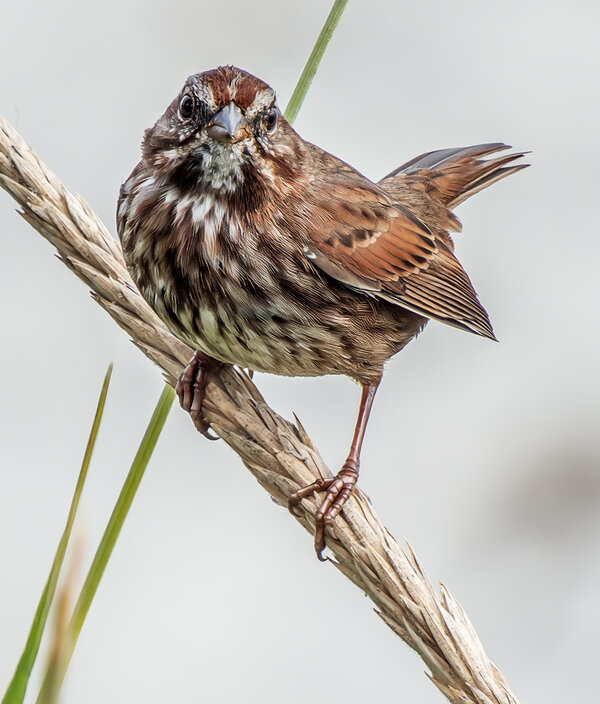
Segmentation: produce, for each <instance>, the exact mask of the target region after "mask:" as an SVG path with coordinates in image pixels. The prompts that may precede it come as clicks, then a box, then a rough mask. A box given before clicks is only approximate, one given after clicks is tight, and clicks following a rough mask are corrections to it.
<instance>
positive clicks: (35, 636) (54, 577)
mask: <svg viewBox="0 0 600 704" xmlns="http://www.w3.org/2000/svg"><path fill="white" fill-rule="evenodd" d="M112 370H113V365H112V364H111V365H109V367H108V370H107V372H106V375H105V376H104V382H103V384H102V390H101V391H100V397H99V399H98V405H97V407H96V413H95V415H94V420H93V422H92V428H91V430H90V435H89V438H88V441H87V445H86V448H85V454H84V456H83V460H82V462H81V469H80V470H79V476H78V477H77V484H76V486H75V491H74V492H73V498H72V500H71V506H70V508H69V515H68V516H67V522H66V524H65V528H64V530H63V534H62V536H61V538H60V541H59V543H58V548H57V549H56V554H55V555H54V560H53V562H52V567H51V568H50V574H49V575H48V579H47V580H46V584H45V586H44V589H43V591H42V596H41V597H40V601H39V603H38V607H37V609H36V612H35V616H34V617H33V623H32V624H31V629H30V630H29V635H28V636H27V642H26V643H25V647H24V648H23V654H22V655H21V659H20V660H19V663H18V665H17V667H16V669H15V674H14V675H13V678H12V680H11V682H10V684H9V686H8V689H7V690H6V694H5V695H4V697H3V698H2V704H21V702H22V701H23V699H24V698H25V691H26V689H27V683H28V682H29V677H30V675H31V670H32V668H33V665H34V663H35V659H36V657H37V654H38V651H39V649H40V643H41V640H42V634H43V632H44V628H45V626H46V622H47V620H48V611H49V610H50V605H51V604H52V600H53V598H54V594H55V592H56V584H57V582H58V575H59V572H60V569H61V567H62V564H63V561H64V558H65V552H66V550H67V543H68V542H69V537H70V536H71V530H72V528H73V522H74V521H75V514H76V513H77V507H78V506H79V499H80V498H81V492H82V491H83V485H84V483H85V478H86V477H87V472H88V468H89V466H90V460H91V459H92V452H93V450H94V445H95V444H96V438H97V437H98V429H99V428H100V421H101V420H102V414H103V413H104V405H105V403H106V395H107V393H108V386H109V384H110V377H111V375H112Z"/></svg>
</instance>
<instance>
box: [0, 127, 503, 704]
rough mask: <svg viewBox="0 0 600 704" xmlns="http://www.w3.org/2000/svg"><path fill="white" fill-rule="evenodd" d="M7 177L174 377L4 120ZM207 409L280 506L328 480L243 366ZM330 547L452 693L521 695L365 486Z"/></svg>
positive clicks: (103, 250)
mask: <svg viewBox="0 0 600 704" xmlns="http://www.w3.org/2000/svg"><path fill="white" fill-rule="evenodd" d="M0 183H1V185H2V186H3V188H4V189H5V190H6V191H8V192H9V193H10V194H11V195H12V196H13V198H14V199H15V200H16V201H17V203H18V204H19V206H20V208H21V214H22V216H23V217H24V218H25V220H27V222H28V223H30V225H31V226H32V227H33V228H34V229H36V230H37V231H38V232H39V233H40V234H41V235H43V236H44V237H45V238H46V239H47V240H49V241H50V242H51V243H52V245H53V246H54V247H56V249H57V250H58V254H59V256H60V258H61V259H62V261H63V262H64V263H65V264H66V265H67V266H68V267H69V269H71V270H72V271H73V272H74V273H75V274H76V275H77V276H78V277H79V278H80V279H82V280H83V281H84V282H85V284H86V285H87V286H89V287H90V288H91V289H92V296H93V297H94V299H95V300H96V301H97V302H98V303H99V304H100V305H101V306H102V307H103V308H104V309H105V310H106V311H107V312H108V313H109V315H111V316H112V318H113V319H114V320H115V321H116V322H117V323H118V324H119V325H120V326H121V327H122V328H123V329H124V330H125V331H126V332H127V333H128V334H129V335H130V336H131V338H132V340H133V342H134V343H135V344H136V345H137V346H138V347H139V348H140V349H141V350H142V352H144V354H145V355H146V356H147V357H149V358H150V359H151V360H152V361H153V362H155V363H156V364H157V365H158V366H159V367H160V368H161V369H162V370H163V373H164V375H165V378H166V379H167V382H168V383H169V384H171V385H174V384H175V381H176V379H177V378H178V376H179V374H180V373H181V371H182V369H183V368H184V367H185V365H186V364H187V362H188V360H189V359H190V357H191V356H192V352H193V350H191V349H190V348H189V347H187V346H186V345H185V344H183V343H182V342H180V341H179V340H177V339H176V338H174V337H173V336H172V335H171V333H170V332H169V331H168V330H167V328H166V327H165V326H164V325H163V323H162V322H161V321H160V320H159V319H158V318H157V316H156V315H155V314H154V312H153V311H152V310H151V309H150V308H149V307H148V305H147V304H146V303H145V301H144V300H143V299H142V297H141V296H140V294H139V293H138V292H137V290H136V288H135V286H134V285H133V283H132V281H131V278H130V277H129V274H128V273H127V269H126V268H125V264H124V261H123V256H122V254H121V249H120V247H119V245H118V243H117V242H116V241H115V240H114V239H113V238H112V237H111V236H110V234H109V233H108V231H107V230H106V228H105V227H104V225H103V224H102V223H101V222H100V220H99V219H98V217H97V216H96V215H95V214H94V212H93V211H92V210H91V208H90V207H89V205H87V203H86V202H85V201H84V200H83V199H82V198H81V197H80V196H76V195H73V194H71V193H69V192H68V191H67V190H66V189H65V188H64V186H63V185H62V184H61V183H60V181H59V180H58V179H57V178H56V176H55V175H54V174H53V173H52V172H51V171H49V170H48V168H47V167H45V166H44V164H42V162H41V161H40V160H39V159H38V158H37V156H36V155H35V154H34V152H33V151H32V150H31V149H30V148H29V147H28V146H27V145H26V144H25V142H24V141H23V140H22V138H21V137H20V136H19V135H18V133H17V132H16V131H15V130H14V129H13V128H12V127H11V126H10V125H9V124H8V123H7V122H6V121H5V120H4V119H3V118H2V117H1V116H0ZM205 412H206V417H207V420H208V421H209V422H210V424H211V426H212V428H213V429H214V431H215V432H216V433H218V434H219V435H220V436H221V437H222V438H223V439H224V440H225V442H227V444H228V445H230V446H231V447H232V448H233V450H234V451H235V452H236V453H237V454H238V455H239V456H240V458H241V460H242V461H243V463H244V464H245V465H246V467H247V468H248V469H249V470H250V471H251V472H252V474H253V475H254V476H255V477H256V479H257V480H258V482H259V483H260V484H261V486H263V487H264V488H265V489H266V490H267V491H268V492H269V494H270V495H271V496H272V498H273V499H274V500H275V501H276V502H277V503H278V504H280V505H281V506H287V501H288V497H289V495H290V494H291V493H292V492H293V491H296V490H297V489H299V488H300V487H302V486H306V485H307V484H310V483H312V482H314V481H315V480H316V479H318V478H319V477H326V476H331V475H330V473H329V471H328V470H327V468H326V466H325V464H324V463H323V460H322V459H321V457H320V456H319V453H318V452H317V450H316V449H315V447H314V446H313V445H312V443H311V441H310V439H309V438H308V436H307V435H306V433H305V431H304V429H303V428H302V426H301V424H300V423H299V422H296V424H292V423H289V422H287V421H285V420H284V419H283V418H281V417H280V416H278V415H277V414H276V413H275V412H274V411H272V410H271V409H270V408H269V407H268V405H267V404H266V403H265V401H264V399H263V398H262V396H261V395H260V393H259V391H258V390H257V389H256V387H255V386H254V384H253V383H252V381H251V380H250V378H249V377H248V375H247V374H246V373H244V372H243V371H241V370H238V369H235V368H231V367H225V368H222V369H221V370H219V372H218V373H217V374H213V375H211V376H210V380H209V383H208V388H207V396H206V402H205ZM200 442H204V439H203V438H200ZM315 509H316V505H315V499H314V498H313V497H310V498H305V499H303V500H302V502H301V503H300V504H299V506H298V507H297V509H296V512H297V513H296V519H297V520H298V521H299V522H300V523H301V524H302V525H303V526H304V527H305V528H306V529H307V530H308V531H310V532H311V533H313V532H314V528H315V525H314V515H315ZM327 545H328V546H329V548H330V550H331V552H332V553H333V555H334V557H335V560H334V561H332V562H333V564H334V565H335V566H336V567H337V568H338V569H339V570H340V571H341V572H342V573H343V574H344V575H345V576H346V577H348V579H350V580H351V581H352V582H354V583H355V584H356V585H357V586H358V587H359V588H360V589H361V590H363V591H364V592H365V593H366V594H367V595H368V596H369V597H370V598H371V600H372V601H373V603H374V604H375V607H376V610H377V613H378V614H379V615H380V616H381V618H382V619H383V620H384V621H385V622H386V623H387V624H388V626H389V627H390V628H391V629H392V630H393V631H394V632H395V633H397V634H398V635H399V636H400V638H402V640H404V641H405V642H406V643H407V644H408V645H410V647H411V648H413V649H414V650H415V651H416V652H417V653H418V654H419V655H420V656H421V658H422V659H423V660H424V662H425V664H426V665H427V667H428V668H429V670H430V672H431V675H430V677H431V679H432V681H433V682H434V683H435V684H436V686H437V687H438V688H439V689H440V690H441V691H442V692H443V694H444V695H445V696H446V697H447V698H448V700H449V701H451V702H456V703H459V702H460V703H462V704H464V703H466V702H477V703H479V704H499V703H502V704H503V703H505V702H507V703H508V702H511V703H513V704H516V703H517V699H516V697H515V696H514V695H513V694H512V693H511V691H510V688H509V686H508V684H507V682H506V680H505V679H504V677H503V676H502V674H501V673H500V672H499V671H498V670H497V668H496V667H495V666H494V665H493V663H491V662H490V660H489V659H488V657H487V655H486V654H485V652H484V650H483V647H482V645H481V643H480V641H479V639H478V638H477V635H476V633H475V631H474V629H473V627H472V625H471V623H470V622H469V620H468V618H467V616H466V614H465V612H464V611H463V609H462V608H461V606H460V605H459V604H458V602H457V601H456V600H455V599H454V598H453V597H452V596H451V595H450V594H449V593H448V591H447V590H446V589H445V587H443V586H441V591H440V593H438V592H437V590H435V589H434V588H433V586H432V585H431V583H430V582H429V580H428V578H427V576H426V575H425V572H424V570H423V568H422V567H421V565H420V564H419V562H418V560H417V558H416V557H415V555H414V553H413V552H412V550H411V549H410V547H408V548H407V549H406V550H403V549H402V548H401V547H400V546H399V545H398V543H397V542H396V541H395V540H394V538H393V537H392V536H391V535H390V533H389V532H388V531H387V530H386V528H385V527H384V526H383V524H382V523H381V522H380V520H379V519H378V518H377V516H376V515H375V513H374V512H373V508H372V506H371V504H370V502H369V500H368V499H367V497H366V496H364V494H362V493H361V492H360V491H359V490H356V491H355V492H354V495H353V497H352V498H351V499H350V500H349V502H348V503H347V504H346V506H345V507H344V510H343V512H342V514H341V515H340V516H338V517H337V519H336V520H335V522H334V524H333V526H332V527H331V528H329V529H328V532H327ZM307 549H308V548H307Z"/></svg>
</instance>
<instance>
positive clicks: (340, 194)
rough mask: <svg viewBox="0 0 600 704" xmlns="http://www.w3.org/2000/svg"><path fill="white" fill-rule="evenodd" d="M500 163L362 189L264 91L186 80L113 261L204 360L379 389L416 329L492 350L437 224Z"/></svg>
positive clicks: (418, 162) (438, 160) (150, 134)
mask: <svg viewBox="0 0 600 704" xmlns="http://www.w3.org/2000/svg"><path fill="white" fill-rule="evenodd" d="M506 148H507V147H506V146H505V145H503V144H500V143H498V144H486V145H478V146H475V147H468V148H464V149H449V150H442V151H438V152H431V153H428V154H423V155H421V156H420V157H417V158H416V159H413V160H412V161H411V162H408V163H407V164H405V165H404V166H402V167H400V168H399V169H396V170H395V171H394V172H392V173H391V174H389V175H388V176H387V177H385V178H384V179H382V180H381V181H380V182H379V183H378V184H375V183H373V182H371V181H369V180H368V179H367V178H365V177H364V176H362V175H361V174H360V173H358V172H357V171H356V170H355V169H353V168H352V167H351V166H349V165H348V164H346V163H344V162H343V161H341V160H340V159H337V158H336V157H334V156H332V155H330V154H328V153H327V152H325V151H323V150H321V149H319V148H318V147H316V146H314V145H312V144H310V143H308V142H305V141H304V140H303V139H302V138H301V137H299V135H298V134H297V133H296V132H295V131H294V130H293V129H292V127H291V126H290V125H289V124H288V123H287V122H286V121H285V119H284V118H283V116H282V115H281V114H280V113H279V111H278V109H277V107H276V103H275V94H274V92H273V90H272V89H271V88H270V87H269V86H268V85H267V84H266V83H264V82H263V81H261V80H260V79H258V78H256V77H254V76H251V75H250V74H248V73H245V72H244V71H241V70H240V69H237V68H234V67H231V66H226V67H220V68H218V69H214V70H212V71H207V72H205V73H201V74H196V75H194V76H191V77H190V78H189V79H188V80H187V82H186V84H185V86H184V88H183V90H182V91H181V93H180V94H179V95H178V96H177V98H176V99H175V100H174V101H173V102H172V103H171V105H170V106H169V107H168V108H167V111H166V112H165V114H164V115H163V116H162V117H161V118H160V119H159V120H158V121H157V122H156V124H155V125H154V126H153V127H152V128H150V129H148V130H147V131H146V133H145V136H144V140H143V144H142V160H141V161H140V163H139V164H138V165H137V166H136V168H135V169H134V170H133V172H132V174H131V175H130V176H129V178H128V179H127V181H126V182H125V184H124V185H123V187H122V189H121V193H120V197H119V205H118V215H117V221H118V230H119V235H120V237H121V241H122V244H123V251H124V254H125V259H126V262H127V265H128V267H129V270H130V272H131V274H132V276H133V279H134V281H135V282H136V284H137V286H138V288H139V289H140V291H141V293H142V295H143V296H144V298H145V299H146V300H147V301H148V303H150V305H151V306H152V307H153V308H154V309H155V310H156V312H157V313H158V315H159V316H160V317H161V318H162V319H163V320H164V321H165V323H166V324H167V325H168V326H169V328H170V329H171V331H172V332H173V333H174V334H175V335H176V336H178V337H180V338H181V339H183V340H185V341H186V342H187V343H188V344H190V345H191V346H192V347H194V348H196V349H198V350H200V351H202V352H203V353H205V354H206V355H208V356H209V357H212V358H215V359H217V360H219V361H221V362H226V363H230V364H237V365H240V366H242V367H247V368H250V369H253V370H257V371H263V372H270V373H274V374H283V375H289V376H317V375H323V374H345V375H348V376H350V377H352V378H354V379H356V380H357V381H359V382H360V383H361V384H363V386H365V387H367V386H371V387H373V388H376V386H377V384H378V383H379V380H380V378H381V374H382V370H383V365H384V363H385V362H386V360H388V359H389V358H390V357H391V356H392V355H394V354H396V353H397V352H398V351H399V350H401V349H402V348H403V347H404V346H405V345H406V344H407V343H408V342H409V341H410V340H411V339H413V338H414V337H415V336H416V335H417V334H418V333H419V332H420V331H421V330H422V329H423V327H424V326H425V324H426V322H427V320H428V319H429V318H434V319H437V320H440V321H442V322H444V323H447V324H450V325H453V326H456V327H459V328H462V329H464V330H468V331H470V332H475V333H477V334H480V335H483V336H486V337H490V338H492V339H494V335H493V331H492V327H491V325H490V322H489V319H488V316H487V314H486V312H485V310H484V309H483V307H482V306H481V304H480V303H479V301H478V299H477V295H476V293H475V291H474V289H473V287H472V285H471V282H470V280H469V278H468V276H467V274H466V273H465V272H464V270H463V268H462V267H461V265H460V264H459V262H458V260H457V259H456V257H455V256H454V254H453V249H454V248H453V243H452V240H451V238H450V235H449V234H448V233H449V231H456V230H459V229H460V223H459V221H458V220H457V218H456V217H455V216H454V215H453V213H452V212H451V211H450V210H449V209H450V208H451V207H453V206H454V205H456V204H457V203H459V202H461V201H462V200H464V198H466V197H468V196H469V195H471V194H472V193H476V192H477V191H479V190H481V189H482V188H485V187H486V186H488V185H490V184H491V183H494V182H495V181H497V180H498V179H500V178H503V177H504V176H506V175H508V174H511V173H514V172H515V171H517V170H519V169H521V168H524V167H523V166H522V165H514V164H512V162H513V161H514V160H515V159H517V158H518V157H519V156H521V154H508V155H507V156H500V157H496V158H492V159H488V160H483V159H481V158H480V157H482V156H486V155H489V154H492V153H494V152H496V151H499V150H502V149H506ZM372 395H374V391H373V394H372ZM371 401H372V397H371V398H370V400H369V405H368V407H369V408H370V403H371ZM361 414H362V407H361ZM366 415H367V416H368V409H367V410H366ZM361 418H363V416H362V415H361ZM360 420H361V419H360V418H359V425H360ZM363 420H365V419H364V418H363ZM363 425H366V420H365V422H364V424H363ZM363 431H364V427H363ZM356 440H357V438H356V437H355V441H356ZM361 441H362V435H361V436H360V438H359V439H358V441H357V442H358V445H357V447H358V450H360V442H361ZM353 448H354V450H356V447H355V444H353ZM355 455H356V457H355V460H356V461H355V462H354V464H355V465H356V474H357V468H358V453H357V452H355ZM349 460H350V458H349ZM353 461H354V460H353ZM347 464H348V463H347ZM351 464H352V463H351ZM345 466H346V465H345ZM342 503H343V501H342ZM339 508H341V505H340V507H339ZM339 508H338V509H337V510H339ZM326 518H327V516H326Z"/></svg>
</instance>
